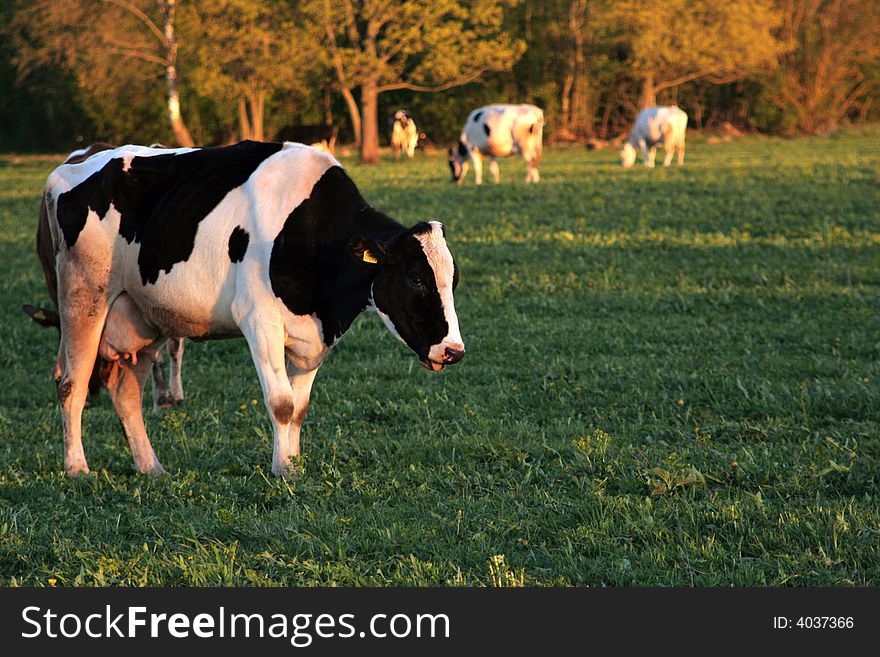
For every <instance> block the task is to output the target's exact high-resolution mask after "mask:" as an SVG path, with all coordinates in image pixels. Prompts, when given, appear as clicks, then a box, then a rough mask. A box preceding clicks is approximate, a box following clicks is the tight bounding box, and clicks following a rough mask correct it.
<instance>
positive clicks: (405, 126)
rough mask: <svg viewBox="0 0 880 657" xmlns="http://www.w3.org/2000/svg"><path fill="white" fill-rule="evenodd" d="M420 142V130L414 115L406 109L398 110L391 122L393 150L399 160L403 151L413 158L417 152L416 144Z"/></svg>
mask: <svg viewBox="0 0 880 657" xmlns="http://www.w3.org/2000/svg"><path fill="white" fill-rule="evenodd" d="M418 143H419V130H418V128H417V127H416V122H415V121H413V118H412V115H411V114H410V113H409V112H407V111H406V110H398V111H397V112H395V113H394V121H393V122H392V124H391V150H392V151H394V157H396V158H397V159H398V160H399V159H400V156H401V155H402V154H403V153H406V156H407V157H408V158H410V159H412V158H413V157H414V156H415V154H416V146H417V145H418Z"/></svg>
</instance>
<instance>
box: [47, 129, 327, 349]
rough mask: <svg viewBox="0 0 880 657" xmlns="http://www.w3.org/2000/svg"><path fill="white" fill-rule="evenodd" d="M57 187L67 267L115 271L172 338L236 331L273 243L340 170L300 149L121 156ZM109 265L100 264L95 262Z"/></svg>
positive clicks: (58, 181) (60, 176) (64, 175)
mask: <svg viewBox="0 0 880 657" xmlns="http://www.w3.org/2000/svg"><path fill="white" fill-rule="evenodd" d="M85 164H86V165H88V166H80V167H79V168H77V165H62V166H61V167H59V168H58V169H56V171H55V172H53V175H52V176H50V184H49V188H50V189H51V190H52V192H53V195H54V199H55V202H54V206H55V207H54V209H55V213H54V214H55V217H54V219H55V220H54V222H52V221H50V226H54V227H55V235H53V238H54V240H53V241H54V243H55V244H56V245H59V244H63V245H65V246H66V248H67V249H68V250H69V252H70V254H71V257H73V258H76V257H82V258H85V259H88V260H89V265H88V266H89V267H93V268H98V269H100V268H102V267H103V268H106V269H108V270H110V271H111V276H110V280H109V281H108V286H109V291H108V294H109V295H110V296H111V297H113V296H115V295H117V294H121V293H122V292H126V293H128V294H129V295H130V296H131V297H132V299H133V300H134V302H135V303H136V304H137V306H138V307H139V308H140V309H141V310H142V312H143V313H144V316H145V317H147V318H148V319H149V320H150V321H151V322H152V323H153V324H155V325H156V326H157V327H158V328H159V330H160V331H161V332H162V333H163V334H164V335H169V336H178V337H207V336H210V335H213V334H225V333H228V332H230V331H233V332H234V330H235V328H236V327H235V326H234V325H233V323H232V314H231V306H232V303H233V299H234V296H235V290H236V283H237V278H238V277H239V276H252V277H259V276H262V275H265V271H263V270H265V269H266V268H267V267H268V259H269V257H270V255H271V247H272V240H274V238H275V236H276V235H277V234H278V233H279V232H280V230H281V228H282V226H283V224H284V221H285V220H286V219H287V217H288V216H289V215H290V214H291V212H292V211H293V210H294V209H295V208H296V207H297V206H298V205H299V204H300V203H301V202H302V201H303V200H304V199H305V198H308V195H309V193H310V191H311V189H312V187H313V186H314V184H315V182H317V180H318V179H319V178H320V176H321V175H323V173H324V172H325V171H326V170H327V169H328V168H329V167H330V166H333V165H338V162H336V160H335V159H333V158H332V157H331V156H329V155H327V154H326V153H323V152H321V151H318V150H316V149H313V148H308V147H306V146H303V145H301V144H291V143H286V144H276V143H258V142H242V143H240V144H236V145H234V146H230V147H224V148H205V149H171V150H162V149H152V148H145V147H141V146H124V147H120V148H117V149H114V150H113V151H108V152H106V153H100V154H98V155H97V156H95V158H92V159H91V160H89V162H87V163H85ZM101 258H103V259H104V261H103V262H98V261H99V260H100V259H101Z"/></svg>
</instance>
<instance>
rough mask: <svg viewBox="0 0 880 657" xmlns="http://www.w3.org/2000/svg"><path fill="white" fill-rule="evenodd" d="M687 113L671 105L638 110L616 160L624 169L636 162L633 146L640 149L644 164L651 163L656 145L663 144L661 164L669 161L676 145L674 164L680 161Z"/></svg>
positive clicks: (681, 161)
mask: <svg viewBox="0 0 880 657" xmlns="http://www.w3.org/2000/svg"><path fill="white" fill-rule="evenodd" d="M687 123H688V117H687V114H685V113H684V110H681V109H679V108H678V107H675V106H674V105H670V106H664V107H649V108H647V109H644V110H642V111H641V112H639V116H638V117H637V118H636V123H635V125H634V126H633V129H632V132H630V133H629V138H628V139H627V140H626V142H624V144H623V147H622V148H621V149H620V163H621V164H622V165H623V167H624V168H625V169H628V168H629V167H631V166H632V165H633V164H635V162H636V149H639V150H641V151H642V160H643V161H644V163H645V166H646V167H653V166H654V158H655V157H656V155H657V145H658V144H663V148H664V149H665V150H666V157H664V158H663V166H665V167H668V166H669V165H670V164H672V156H673V154H674V153H675V149H676V148H677V149H678V164H679V166H681V165H682V164H684V136H685V132H686V131H687Z"/></svg>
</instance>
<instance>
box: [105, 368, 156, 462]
mask: <svg viewBox="0 0 880 657" xmlns="http://www.w3.org/2000/svg"><path fill="white" fill-rule="evenodd" d="M152 369H153V359H152V358H140V359H139V360H138V363H137V365H134V364H132V363H130V362H120V361H116V362H114V363H112V364H111V365H110V373H109V375H108V377H107V380H106V385H107V391H108V392H109V393H110V399H111V400H112V401H113V407H114V408H115V409H116V415H117V416H118V417H119V423H120V424H121V425H122V431H123V433H125V438H126V439H127V440H128V445H129V447H130V448H131V455H132V457H134V467H135V469H136V470H137V471H138V472H141V473H143V474H149V475H152V476H154V477H158V476H160V475H164V474H166V472H165V468H163V467H162V464H161V463H159V459H158V458H156V452H155V451H153V445H152V444H151V443H150V439H149V437H148V436H147V428H146V427H145V426H144V414H143V408H142V400H143V391H144V384H145V383H146V382H147V377H148V376H149V375H150V372H151V370H152Z"/></svg>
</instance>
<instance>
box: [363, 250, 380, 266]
mask: <svg viewBox="0 0 880 657" xmlns="http://www.w3.org/2000/svg"><path fill="white" fill-rule="evenodd" d="M364 262H369V263H371V264H373V265H375V264H376V263H377V262H379V261H378V260H376V256H374V255H373V254H372V253H370V252H369V251H364Z"/></svg>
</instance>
